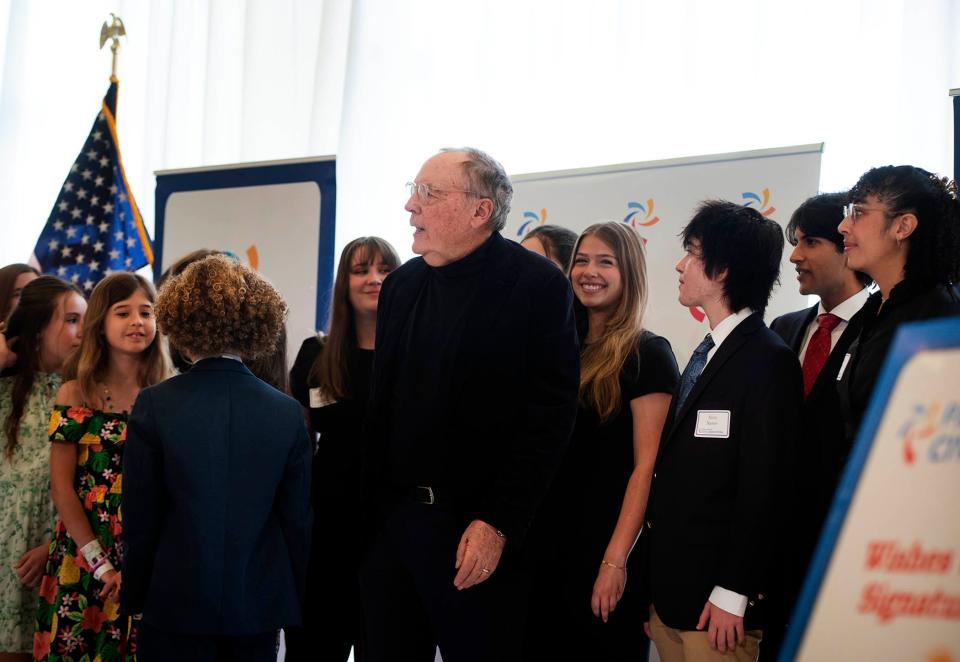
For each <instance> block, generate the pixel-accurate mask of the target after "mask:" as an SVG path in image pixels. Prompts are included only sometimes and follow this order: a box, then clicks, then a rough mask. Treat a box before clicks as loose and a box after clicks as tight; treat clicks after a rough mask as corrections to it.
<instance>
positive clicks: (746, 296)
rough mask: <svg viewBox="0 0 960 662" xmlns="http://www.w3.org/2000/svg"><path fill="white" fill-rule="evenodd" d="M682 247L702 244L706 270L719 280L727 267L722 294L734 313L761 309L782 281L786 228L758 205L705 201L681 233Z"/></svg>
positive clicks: (709, 275)
mask: <svg viewBox="0 0 960 662" xmlns="http://www.w3.org/2000/svg"><path fill="white" fill-rule="evenodd" d="M680 236H681V237H682V238H683V246H684V248H688V247H689V246H690V245H691V244H692V243H693V242H694V241H696V242H698V243H699V244H700V252H701V254H702V260H703V270H704V273H705V274H706V275H707V277H708V278H711V279H714V280H716V279H717V277H718V276H719V275H720V274H722V273H723V272H724V271H726V278H725V279H724V281H723V293H724V296H725V297H726V299H727V303H728V305H729V307H730V310H732V311H734V312H735V311H738V310H741V309H743V308H749V309H751V310H753V311H755V312H758V313H761V314H762V313H763V311H764V310H765V309H766V307H767V302H768V301H769V300H770V293H771V292H772V291H773V285H774V283H779V282H780V258H781V257H782V256H783V232H781V231H780V226H779V225H777V223H776V221H773V220H771V219H769V218H764V216H763V215H761V214H760V212H758V211H757V210H756V209H753V208H752V207H744V206H742V205H738V204H734V203H732V202H727V201H725V200H707V201H705V202H702V203H701V204H700V206H699V207H698V208H697V213H696V214H694V216H693V219H691V221H690V222H689V223H688V224H687V226H686V227H685V228H684V229H683V232H682V233H681V235H680Z"/></svg>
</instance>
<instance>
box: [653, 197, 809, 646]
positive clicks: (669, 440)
mask: <svg viewBox="0 0 960 662" xmlns="http://www.w3.org/2000/svg"><path fill="white" fill-rule="evenodd" d="M682 237H683V246H684V249H685V250H686V254H685V255H684V257H683V258H682V259H681V260H680V261H679V262H678V263H677V272H678V273H679V274H680V288H679V300H680V303H681V304H683V305H684V306H699V307H700V308H702V309H703V310H704V312H705V313H706V316H707V318H708V320H709V323H710V333H709V334H707V335H706V337H705V338H704V341H703V342H702V343H701V344H700V345H699V346H698V347H697V349H696V350H695V351H694V353H693V356H692V357H691V358H690V362H689V363H688V364H687V367H686V369H685V370H684V373H683V376H682V377H681V381H680V387H679V388H678V390H677V393H676V395H675V396H674V399H673V402H672V403H671V406H670V412H669V414H668V416H667V423H666V425H665V426H664V430H663V435H662V437H661V440H660V450H659V455H658V458H657V464H656V468H655V473H654V478H653V484H652V487H651V495H650V505H649V507H648V511H647V522H646V527H645V532H646V533H645V536H643V538H646V540H645V543H644V545H645V550H646V551H645V555H646V558H647V568H646V576H645V578H644V579H645V583H646V589H647V591H648V596H649V599H650V602H651V606H650V622H649V624H648V627H647V629H648V634H649V635H650V637H651V638H652V639H653V641H654V643H655V644H656V646H657V650H658V652H659V654H660V658H661V659H662V660H664V662H674V661H684V660H686V661H692V660H714V659H717V660H719V659H721V657H723V656H724V654H726V653H733V655H734V656H735V658H736V659H738V660H756V659H757V655H758V652H759V643H760V639H761V638H762V630H763V628H764V627H765V616H766V613H765V612H766V608H765V607H766V602H767V601H768V600H769V598H770V594H771V592H775V590H776V586H775V584H776V582H775V581H774V580H773V576H774V575H773V573H772V572H771V571H772V570H774V569H775V565H776V564H777V563H778V562H779V560H778V558H777V557H778V556H779V552H777V551H776V550H777V544H778V542H779V539H778V534H779V531H780V527H781V526H787V525H788V524H789V522H788V521H786V520H788V519H789V517H788V516H787V517H785V515H787V513H785V512H784V511H783V510H782V508H781V506H782V505H785V504H787V503H789V502H790V498H789V497H790V486H791V482H792V476H791V474H790V466H791V461H792V454H793V446H794V443H795V434H796V429H797V425H798V423H799V411H800V405H801V397H802V385H801V377H800V368H799V366H798V365H797V359H796V356H795V355H794V354H793V352H791V351H790V349H789V348H788V347H787V346H786V345H784V344H783V341H781V340H780V338H779V337H778V336H777V335H776V334H774V333H773V332H772V331H770V330H769V329H768V328H767V327H766V326H765V325H764V323H763V311H764V309H765V308H766V305H767V301H768V300H769V298H770V292H771V290H772V288H773V285H774V283H776V282H777V279H778V276H779V272H780V257H781V255H782V253H783V234H782V232H781V230H780V227H779V226H778V225H777V224H776V223H775V222H774V221H772V220H771V219H767V218H764V217H763V216H762V215H760V214H759V213H758V212H757V211H756V210H754V209H751V208H749V207H742V206H740V205H736V204H733V203H731V202H724V201H709V202H705V203H703V204H702V205H701V206H700V207H699V209H698V210H697V213H696V214H695V216H694V217H693V219H692V220H691V221H690V223H689V224H688V225H687V226H686V228H684V230H683V234H682ZM723 659H729V657H725V658H723Z"/></svg>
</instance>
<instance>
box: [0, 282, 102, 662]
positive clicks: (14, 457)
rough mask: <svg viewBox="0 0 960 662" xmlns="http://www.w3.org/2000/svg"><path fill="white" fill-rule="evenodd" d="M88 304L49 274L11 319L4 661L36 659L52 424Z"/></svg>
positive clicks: (4, 438)
mask: <svg viewBox="0 0 960 662" xmlns="http://www.w3.org/2000/svg"><path fill="white" fill-rule="evenodd" d="M86 309H87V302H86V301H84V299H83V296H82V295H81V293H80V290H79V289H77V287H75V286H74V285H71V284H70V283H66V282H64V281H62V280H60V279H59V278H54V277H52V276H42V277H40V278H36V279H34V280H33V281H31V282H30V283H28V284H27V285H26V286H25V287H24V288H23V292H22V294H21V295H20V303H19V304H18V305H17V306H16V308H15V309H14V311H13V313H12V314H11V315H10V317H9V326H8V328H7V331H6V333H7V336H8V337H9V338H10V341H11V342H10V346H11V348H12V350H13V351H15V352H16V363H15V364H14V366H13V368H12V369H11V370H10V371H9V372H10V373H11V374H9V375H8V376H6V377H3V378H0V426H2V428H0V444H2V449H3V453H2V458H0V568H2V569H3V571H2V572H0V660H28V659H30V657H31V656H30V653H31V652H32V651H33V630H34V617H35V616H36V611H37V591H36V587H37V585H38V584H39V583H40V577H41V575H42V574H43V567H44V565H45V564H46V562H47V549H48V547H49V546H50V539H51V536H52V534H53V524H54V522H55V520H56V510H54V507H53V502H52V501H51V500H50V470H49V468H48V461H49V456H50V445H49V444H48V443H47V422H48V421H49V420H50V412H51V411H52V410H53V402H54V398H55V397H56V394H57V389H58V388H59V387H60V374H59V373H60V369H61V367H62V366H63V362H64V361H65V360H66V359H67V357H68V356H69V355H70V353H71V352H73V351H74V350H75V349H76V348H77V346H78V345H79V344H80V334H81V328H82V326H83V315H84V313H85V312H86ZM10 568H13V572H10Z"/></svg>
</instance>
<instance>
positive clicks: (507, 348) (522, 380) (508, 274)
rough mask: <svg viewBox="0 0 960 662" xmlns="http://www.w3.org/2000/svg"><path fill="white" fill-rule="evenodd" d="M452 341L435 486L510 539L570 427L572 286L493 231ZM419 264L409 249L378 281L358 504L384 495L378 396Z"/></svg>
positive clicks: (384, 388)
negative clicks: (444, 446)
mask: <svg viewBox="0 0 960 662" xmlns="http://www.w3.org/2000/svg"><path fill="white" fill-rule="evenodd" d="M486 250H487V254H486V256H485V260H484V266H483V271H482V273H481V276H480V284H479V286H478V289H477V293H476V295H475V298H474V300H473V302H472V303H471V305H470V308H469V310H468V312H467V318H466V324H465V325H464V331H463V335H462V339H461V342H460V346H459V348H458V349H457V352H458V354H457V359H456V365H457V366H458V377H457V378H456V379H455V380H454V385H453V393H452V395H451V398H450V400H449V402H450V403H451V406H450V407H449V408H448V410H447V411H438V412H437V416H440V417H442V422H441V426H440V427H441V429H445V431H446V432H445V435H444V436H445V438H446V439H448V440H449V443H450V447H451V453H450V456H449V458H450V459H449V461H448V462H447V464H446V466H445V467H444V469H443V471H444V473H445V477H444V480H443V484H442V485H441V486H440V487H441V488H442V489H443V490H445V493H444V494H442V495H440V496H439V498H441V499H442V500H444V501H446V502H447V506H449V507H450V508H451V510H453V511H454V512H455V514H456V515H458V516H459V517H460V518H462V519H463V521H464V523H465V524H466V523H467V522H469V521H470V520H472V519H480V520H483V521H485V522H487V523H488V524H491V525H492V526H494V527H496V528H498V529H500V530H501V531H503V532H504V534H505V535H506V536H507V541H508V545H510V544H511V542H512V543H517V542H519V541H520V540H522V538H523V535H524V534H525V532H526V530H527V528H528V526H529V524H530V520H531V519H532V518H533V514H534V512H535V510H536V508H537V506H538V505H539V503H540V501H541V500H542V498H543V496H544V495H545V493H546V491H547V488H548V487H549V484H550V481H551V480H552V478H553V475H554V473H555V472H556V470H557V467H558V466H559V463H560V461H561V459H562V454H563V451H564V449H565V447H566V444H567V442H568V441H569V437H570V433H571V431H572V430H573V421H574V418H575V416H576V411H577V395H578V389H579V381H580V355H579V349H578V345H577V334H576V325H575V322H574V317H573V305H572V304H573V294H572V291H571V288H570V283H569V281H568V280H567V279H566V277H565V276H564V275H563V273H562V272H561V271H560V270H559V269H558V268H557V267H556V266H555V265H554V264H552V263H551V262H549V261H548V260H546V259H545V258H543V257H541V256H539V255H535V254H533V253H531V252H530V251H528V250H526V249H525V248H523V247H522V246H520V245H519V244H517V243H516V242H513V241H508V240H506V239H504V238H502V237H501V236H500V235H494V236H493V237H492V238H491V241H490V244H489V246H488V247H487V249H486ZM429 269H430V267H429V266H428V265H427V264H426V263H425V262H424V261H423V258H415V259H413V260H410V261H409V262H407V263H406V264H404V265H403V266H401V267H400V268H399V269H396V270H395V271H393V272H392V273H391V274H390V275H389V276H388V277H387V279H386V280H385V281H384V284H383V289H382V290H381V292H380V301H379V304H378V308H377V349H376V353H375V355H374V361H373V383H372V387H371V402H370V405H369V407H368V419H367V420H368V425H367V428H366V434H365V437H366V452H365V467H364V488H365V501H366V503H367V504H368V507H369V508H368V512H375V511H376V509H377V504H379V503H382V502H383V501H384V500H388V499H389V498H390V495H389V494H388V493H387V492H386V490H387V489H388V488H387V485H388V477H387V475H386V469H387V467H386V463H385V458H386V457H387V450H386V439H387V432H386V426H387V425H389V424H390V422H389V421H388V420H387V418H388V417H387V416H386V411H387V409H388V398H389V397H390V393H391V390H392V389H393V388H394V384H395V382H396V381H397V380H402V379H403V376H402V375H400V374H397V369H396V368H397V364H398V357H399V355H400V353H401V352H402V351H403V348H402V347H401V346H400V342H399V340H400V338H401V336H402V334H403V329H404V327H405V326H406V324H407V318H408V316H409V314H410V311H411V310H412V309H413V308H414V304H415V302H416V301H417V297H418V295H419V293H420V288H421V286H422V285H423V283H424V280H425V278H426V277H427V275H428V270H429Z"/></svg>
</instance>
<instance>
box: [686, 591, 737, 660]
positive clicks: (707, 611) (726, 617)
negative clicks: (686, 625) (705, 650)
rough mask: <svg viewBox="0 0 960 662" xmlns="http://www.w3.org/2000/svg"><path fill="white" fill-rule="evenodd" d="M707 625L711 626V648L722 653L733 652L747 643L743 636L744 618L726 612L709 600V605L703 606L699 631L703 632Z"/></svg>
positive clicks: (709, 632) (709, 639)
mask: <svg viewBox="0 0 960 662" xmlns="http://www.w3.org/2000/svg"><path fill="white" fill-rule="evenodd" d="M707 625H709V626H710V627H709V630H708V631H707V633H708V634H707V640H708V641H709V642H710V648H713V649H714V650H718V651H720V652H721V653H726V652H727V651H731V652H732V651H733V650H734V649H735V648H736V647H737V646H742V645H743V644H744V641H746V638H745V637H744V634H743V616H736V615H735V614H731V613H730V612H729V611H724V610H723V609H720V607H718V606H717V605H715V604H713V603H712V602H710V601H709V600H707V604H705V605H703V612H701V614H700V621H699V622H698V623H697V629H698V630H702V629H703V628H704V627H705V626H707Z"/></svg>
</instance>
